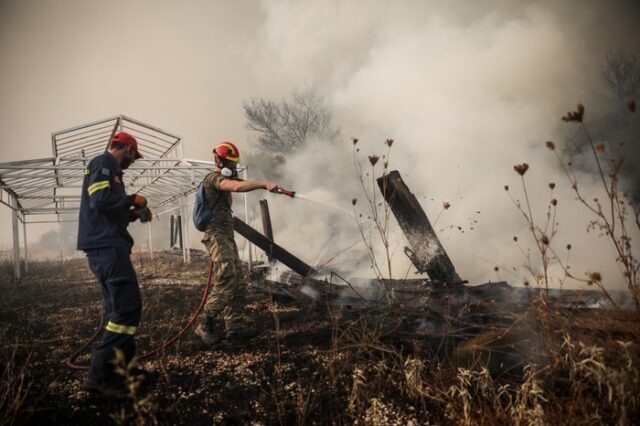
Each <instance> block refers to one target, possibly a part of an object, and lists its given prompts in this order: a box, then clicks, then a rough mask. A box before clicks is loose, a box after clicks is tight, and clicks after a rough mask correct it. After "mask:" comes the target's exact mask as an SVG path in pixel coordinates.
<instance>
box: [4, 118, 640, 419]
mask: <svg viewBox="0 0 640 426" xmlns="http://www.w3.org/2000/svg"><path fill="white" fill-rule="evenodd" d="M124 130H126V131H127V132H128V133H127V134H131V135H134V136H135V137H136V138H137V140H138V145H137V148H138V149H139V150H140V151H141V152H144V153H150V154H146V155H145V156H144V158H141V159H138V160H136V161H135V165H133V166H132V167H131V168H130V169H128V170H127V173H126V174H125V175H124V183H125V184H126V187H127V188H128V190H129V191H131V193H135V194H138V195H139V196H144V197H143V198H144V199H145V202H144V207H136V206H135V205H133V207H132V208H134V209H136V208H144V209H147V208H150V209H151V210H152V211H154V212H155V214H156V215H157V216H156V217H158V216H162V215H165V214H166V215H170V216H165V217H170V221H165V223H164V225H165V226H167V227H168V228H169V229H168V231H169V232H168V235H167V234H165V235H160V234H158V233H153V232H151V227H150V226H149V234H148V236H147V238H148V244H147V246H146V247H143V248H138V249H134V252H133V253H132V260H133V266H134V268H135V270H136V272H137V276H138V281H139V283H140V289H141V293H142V300H143V301H144V302H143V306H144V308H143V311H142V319H141V321H140V326H139V327H138V329H137V332H136V342H137V348H138V350H137V356H136V357H135V358H133V359H132V360H130V361H126V359H125V358H124V355H123V354H122V352H116V356H115V357H114V358H113V362H114V363H115V364H116V369H115V373H116V374H117V377H119V380H120V384H121V386H122V389H124V393H123V394H122V395H120V396H118V397H115V398H107V397H106V396H114V395H113V394H108V393H107V392H103V393H102V394H101V393H100V392H98V393H95V392H90V390H91V389H88V388H87V385H86V382H85V380H86V374H87V373H86V370H87V369H88V368H89V362H90V360H91V357H92V354H91V350H92V348H95V347H96V346H97V345H98V344H99V343H98V339H99V338H100V336H101V334H103V333H112V334H113V333H118V332H119V331H118V330H119V329H118V328H114V327H115V326H114V325H113V322H112V321H111V319H113V318H111V317H108V318H104V311H103V309H108V310H109V309H112V307H109V306H107V305H106V303H107V302H105V306H104V307H103V306H102V303H103V298H102V295H101V290H100V288H99V286H97V285H96V284H95V277H94V275H93V274H92V272H91V271H90V269H89V267H88V265H87V261H86V259H85V258H82V257H80V258H79V257H73V258H66V257H64V256H61V257H60V258H59V259H55V260H35V259H32V258H31V257H30V256H29V251H28V250H29V249H28V246H27V244H26V242H24V241H23V243H24V244H23V247H22V249H23V250H21V247H20V226H19V223H22V224H23V232H24V233H25V234H26V229H27V228H26V225H27V224H28V223H31V222H32V221H33V219H31V218H33V217H36V218H38V217H55V218H56V220H59V221H61V222H64V221H65V220H67V219H68V218H69V217H72V214H76V215H77V211H78V208H79V207H80V204H81V201H80V198H79V197H78V195H77V194H78V191H79V190H78V189H77V188H79V187H80V186H81V182H82V181H83V179H85V176H87V175H88V173H91V171H90V166H87V161H89V160H90V159H91V158H93V157H94V156H95V155H97V154H99V153H100V152H101V151H102V150H104V148H105V146H106V145H107V144H108V143H109V141H112V140H113V138H114V136H113V135H114V134H117V133H116V132H117V131H124ZM53 142H54V143H53V156H52V157H51V158H47V159H38V160H33V161H31V160H25V161H18V162H10V163H2V164H0V184H1V185H2V189H3V194H4V195H6V199H5V198H4V195H3V199H2V202H3V204H5V205H7V206H9V207H10V208H11V209H12V212H13V236H14V243H15V244H14V251H13V252H12V253H10V254H9V255H8V256H6V258H5V259H3V261H2V271H3V272H2V275H0V276H1V281H0V286H1V287H2V305H1V306H0V321H1V325H2V328H1V332H2V334H1V337H2V353H1V358H0V366H1V369H2V380H1V382H0V408H1V410H0V411H1V413H2V414H1V419H2V423H3V424H44V423H46V424H87V423H92V424H111V423H114V422H115V423H117V424H129V423H135V424H191V425H199V424H203V425H205V424H343V423H353V424H415V425H418V424H442V423H446V424H449V423H451V424H559V423H562V424H594V423H606V424H631V423H634V422H635V421H634V420H633V419H634V418H636V419H637V418H638V414H639V412H638V409H639V405H638V404H639V399H638V398H639V397H638V395H640V392H638V391H639V390H640V373H639V369H638V361H639V347H638V336H639V333H640V325H639V324H640V323H639V322H638V314H639V311H638V309H637V305H634V302H637V282H636V287H633V286H631V287H630V290H631V291H632V294H631V296H632V297H629V296H628V295H625V294H623V293H619V292H615V291H613V290H607V289H606V287H604V286H602V285H601V284H600V280H601V278H600V277H598V276H595V275H593V274H592V275H593V276H591V277H590V280H591V281H592V282H591V284H594V285H593V287H594V289H593V290H571V289H563V288H550V286H549V285H548V281H545V278H544V276H542V275H539V276H538V279H539V280H538V281H537V283H532V284H531V285H527V286H521V285H519V286H514V285H510V283H509V282H507V281H495V282H485V283H471V282H468V281H466V280H465V279H464V276H460V275H459V273H458V272H457V271H456V268H455V266H454V265H455V264H456V263H457V262H459V261H461V260H459V259H452V258H451V257H450V256H449V254H448V253H447V251H446V250H445V248H444V246H443V244H442V243H441V242H440V240H439V238H438V235H437V232H436V230H435V229H434V227H433V226H432V223H431V221H430V220H429V218H428V217H427V214H426V213H425V211H424V209H423V207H422V206H421V204H420V202H419V201H418V199H417V198H416V196H415V195H414V194H413V193H412V191H411V190H410V188H409V185H410V182H408V181H405V180H404V179H403V177H402V171H401V170H389V168H388V165H387V163H385V164H384V165H382V166H378V168H376V163H377V160H378V157H376V158H371V157H370V158H369V160H370V163H371V172H370V173H375V172H377V173H378V174H377V175H376V176H373V177H374V178H375V182H376V185H377V188H370V189H372V192H366V189H365V193H366V198H367V200H368V202H369V205H370V206H371V208H372V215H373V218H372V219H371V220H370V221H373V223H375V224H376V226H377V231H379V232H380V236H381V239H382V245H383V246H386V247H387V250H386V254H387V257H386V258H385V257H384V256H382V257H380V254H379V253H380V252H378V251H377V250H376V249H375V248H374V247H373V243H372V239H367V234H366V233H365V232H363V229H364V228H363V223H364V218H359V217H358V216H356V223H357V225H358V226H359V227H360V230H361V233H362V236H363V238H364V239H365V245H366V246H367V247H369V249H370V254H371V261H372V267H371V271H372V274H371V276H360V277H357V276H353V275H349V274H347V273H345V272H344V271H342V270H336V269H335V268H331V267H330V266H327V265H326V264H325V265H319V264H313V265H310V264H308V263H307V262H305V261H304V260H302V259H304V258H306V257H307V254H306V253H303V252H301V253H292V252H291V251H289V250H287V248H286V247H284V244H280V243H277V242H276V241H278V236H277V235H275V234H274V231H273V227H272V221H274V222H275V221H278V220H280V219H281V218H278V217H273V218H272V217H271V215H270V212H269V204H268V202H267V200H266V199H260V200H259V205H260V206H259V207H260V208H259V211H260V222H261V225H262V230H258V229H256V228H255V227H254V226H252V225H251V224H250V218H249V217H248V216H246V215H245V216H244V219H242V218H240V217H238V216H241V215H237V214H236V215H235V216H234V217H233V228H234V230H235V232H236V233H237V234H238V236H240V237H242V238H244V239H246V241H247V244H251V245H250V246H249V247H250V248H249V250H248V253H249V256H248V257H246V258H245V259H244V266H243V268H245V269H246V271H247V272H248V273H247V282H248V291H247V300H246V309H245V311H244V317H243V319H242V321H243V322H244V325H245V326H246V327H249V328H251V329H254V330H255V331H256V333H254V334H252V335H248V336H245V337H241V338H237V337H238V336H235V335H231V334H229V333H227V335H226V336H227V337H226V338H224V335H223V337H222V338H221V339H220V340H216V341H215V342H214V343H212V342H211V341H207V340H206V339H204V337H203V338H202V339H201V338H200V336H199V335H198V334H196V333H194V329H195V327H192V326H193V325H194V324H196V323H197V321H198V320H199V318H202V317H203V316H204V313H203V312H202V310H203V306H204V305H205V302H206V300H207V298H208V297H209V296H210V294H211V293H212V292H213V291H214V290H213V289H212V288H213V285H212V276H214V280H215V279H216V278H215V276H216V267H217V265H215V264H214V262H213V261H210V258H209V256H208V254H207V253H206V252H205V251H203V250H196V249H193V248H191V244H190V233H192V232H193V230H192V229H190V225H189V224H190V222H191V218H190V217H189V216H190V215H189V214H188V213H189V211H190V209H189V207H190V204H189V203H190V201H189V200H191V197H192V196H193V194H194V192H196V190H197V188H198V183H199V182H201V181H202V180H203V179H205V177H206V176H207V175H208V174H209V173H210V172H211V170H213V168H215V164H213V163H211V162H207V161H196V160H191V159H185V158H182V140H181V138H180V137H178V136H176V135H173V134H172V133H170V132H166V131H164V130H161V129H159V128H157V127H155V126H151V125H148V124H146V123H143V122H141V121H139V120H136V119H133V118H130V117H127V116H123V115H122V116H116V117H112V118H108V119H105V120H101V121H96V122H93V123H89V124H86V125H82V126H78V127H74V128H71V129H67V130H64V131H61V132H57V133H54V134H53ZM357 142H358V141H357V140H354V143H353V145H354V147H355V146H356V144H357ZM392 143H393V141H391V140H388V141H387V146H388V148H389V149H390V148H391V145H392ZM227 144H228V142H227ZM232 146H233V144H232ZM233 147H234V146H233ZM354 149H356V148H354ZM354 153H356V152H355V151H354ZM87 167H89V168H87ZM360 167H362V166H361V165H360ZM527 168H528V166H527ZM86 170H89V172H87V171H86ZM103 170H104V169H103ZM238 171H239V172H240V173H244V177H245V178H246V177H247V175H246V169H245V168H243V167H242V166H239V167H238ZM358 171H359V176H360V179H361V181H362V182H364V180H363V176H364V175H365V174H366V173H365V172H363V171H362V168H359V169H358ZM516 172H517V173H519V174H520V175H521V176H523V175H524V173H525V172H526V169H525V168H524V167H522V166H518V167H517V168H516ZM26 179H30V180H28V181H27V180H26ZM27 182H28V183H27ZM247 182H249V181H247ZM363 185H364V183H363ZM103 186H105V185H103ZM506 189H508V188H506ZM373 191H376V192H377V193H378V195H375V194H374V192H373ZM89 192H91V190H90V191H89ZM274 192H277V193H281V194H283V195H288V196H289V197H293V199H294V200H295V198H296V197H304V195H303V194H296V193H295V192H293V191H288V190H285V189H284V188H279V187H278V188H274ZM380 197H381V198H380ZM146 200H148V204H147V201H146ZM133 202H135V201H134V200H133V199H132V203H133ZM250 202H251V201H250V200H249V199H248V198H247V197H246V193H245V198H244V206H245V214H246V212H247V211H248V209H249V203H250ZM357 202H358V201H357V200H356V199H354V200H353V205H354V206H355V205H356V204H357ZM517 205H518V207H521V205H519V204H517ZM554 205H555V204H554ZM445 208H448V207H447V206H445ZM354 212H355V210H354ZM38 215H43V216H38ZM46 215H49V216H46ZM525 217H526V211H525ZM392 221H395V223H397V225H398V226H399V229H400V230H401V232H402V233H403V234H404V236H405V237H406V240H405V241H406V243H407V245H406V246H405V247H404V255H406V256H407V258H408V259H410V262H411V264H412V266H413V269H415V276H414V277H412V278H407V277H405V278H395V279H392V278H391V277H390V276H386V277H385V276H384V274H382V273H380V271H382V270H383V269H384V267H383V266H381V265H383V264H384V263H385V262H386V261H389V262H390V260H389V259H390V257H389V250H388V224H389V223H391V222H392ZM256 226H257V225H256ZM531 229H532V230H533V231H532V232H534V235H536V234H535V232H537V231H536V229H538V228H536V227H535V225H534V224H532V225H531ZM154 234H155V235H154ZM165 237H168V238H167V240H168V241H161V240H162V239H163V238H165ZM154 238H156V243H155V245H154V244H152V239H154ZM385 238H386V240H385ZM540 244H541V245H539V246H538V247H540V248H541V250H542V253H543V254H544V250H545V248H546V247H547V246H548V245H549V240H548V239H547V240H546V242H545V240H544V238H543V237H542V236H541V238H540ZM158 245H162V246H164V248H163V249H160V250H158V249H155V250H154V249H153V247H154V246H155V247H158ZM251 247H253V248H251ZM21 252H22V253H21ZM259 252H260V253H264V255H265V257H264V260H259V259H258V256H257V253H259ZM383 252H384V250H383ZM632 259H633V258H632ZM633 261H634V262H636V263H635V265H637V259H635V260H633ZM632 265H634V264H633V262H632ZM390 268H391V267H390V266H389V270H390ZM636 268H637V267H636ZM544 272H545V273H546V269H545V270H544ZM636 272H637V269H636ZM545 282H546V285H545ZM633 291H635V292H636V293H635V296H634V293H633ZM634 297H635V298H634ZM108 300H111V299H108ZM108 303H112V302H108ZM101 312H102V313H101ZM107 320H109V322H108V325H107V324H106V321H107ZM105 326H106V331H103V330H105ZM219 326H221V325H219ZM121 327H125V326H121ZM221 327H223V326H221ZM134 328H135V327H134ZM122 330H125V331H127V330H128V329H127V328H126V327H125V328H122ZM214 331H215V330H214ZM217 331H218V332H221V331H222V330H217ZM127 333H128V331H127ZM127 333H125V334H127ZM103 342H104V341H103ZM94 356H95V353H94ZM99 390H101V388H100V389H99Z"/></svg>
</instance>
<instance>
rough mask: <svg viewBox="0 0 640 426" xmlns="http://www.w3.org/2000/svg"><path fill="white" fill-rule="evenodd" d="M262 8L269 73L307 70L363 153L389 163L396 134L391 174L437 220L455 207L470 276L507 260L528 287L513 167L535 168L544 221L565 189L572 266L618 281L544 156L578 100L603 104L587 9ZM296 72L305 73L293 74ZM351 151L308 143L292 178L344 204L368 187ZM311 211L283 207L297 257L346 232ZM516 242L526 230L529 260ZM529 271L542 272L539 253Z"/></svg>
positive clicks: (448, 237) (485, 276)
mask: <svg viewBox="0 0 640 426" xmlns="http://www.w3.org/2000/svg"><path fill="white" fill-rule="evenodd" d="M263 4H264V5H265V10H266V11H267V14H266V21H265V23H264V25H263V28H262V31H263V33H264V35H265V36H264V38H263V43H264V44H265V45H266V47H263V49H261V51H262V52H265V55H270V56H271V57H273V58H275V59H274V61H273V64H272V66H273V67H277V68H278V69H279V70H281V71H282V70H284V73H285V74H284V77H285V78H289V77H291V78H292V79H294V77H295V76H299V75H301V74H302V75H305V76H306V77H305V78H303V79H302V80H303V81H305V82H306V81H313V82H315V83H316V84H319V85H321V86H322V87H323V89H324V90H325V91H326V93H328V94H329V98H330V99H331V101H332V106H333V108H334V111H335V119H336V121H337V122H338V123H339V124H340V125H341V127H342V132H343V135H353V136H357V137H358V138H360V140H361V141H362V142H361V146H360V147H361V149H362V153H363V154H365V155H367V154H373V153H375V154H378V155H381V154H382V153H384V148H385V147H384V144H383V143H384V140H385V139H386V138H393V139H394V140H395V141H396V143H395V144H394V146H393V149H392V154H391V158H390V163H391V166H390V167H391V169H394V168H397V169H399V170H400V172H401V174H402V176H403V177H404V179H405V181H406V182H407V184H408V185H409V186H410V188H411V190H412V191H413V192H414V193H415V194H416V196H417V197H418V198H419V200H420V201H421V202H422V204H423V207H424V208H425V210H426V211H427V213H428V215H429V216H430V217H431V218H432V220H433V218H434V217H436V216H437V215H438V214H439V213H440V210H441V208H440V206H441V205H442V203H443V202H445V201H446V202H450V203H451V206H452V207H451V208H450V209H449V210H447V211H446V212H444V213H443V215H442V217H441V218H440V220H439V223H438V224H437V226H436V227H437V228H438V231H440V234H439V235H440V238H441V240H442V242H443V244H444V246H445V249H446V250H447V251H448V253H449V255H450V256H451V258H452V259H453V261H454V264H455V265H456V266H457V268H458V270H459V273H460V275H461V276H462V277H463V278H466V279H468V280H470V281H471V282H482V281H487V280H496V279H500V278H501V277H499V276H496V273H495V272H494V267H495V266H496V265H500V266H504V268H502V269H501V270H503V271H504V270H505V269H506V270H507V272H508V271H510V270H512V266H515V267H516V269H517V271H516V272H515V273H514V274H512V275H509V276H507V277H504V276H503V277H502V278H506V279H508V280H509V281H510V282H512V283H513V284H518V283H520V282H522V281H523V280H524V279H525V276H526V275H527V274H526V272H523V271H522V268H520V265H522V264H523V263H524V262H525V261H526V256H527V254H526V253H527V250H530V249H532V248H533V247H535V246H534V245H533V244H532V237H531V236H530V235H529V234H528V232H529V231H528V229H527V226H526V223H525V222H524V221H523V220H522V216H521V215H520V213H519V212H518V211H517V209H516V208H515V207H514V205H513V204H512V202H511V201H510V199H509V197H508V195H507V194H506V193H505V191H504V189H503V187H504V186H505V185H509V186H510V187H511V188H512V189H511V191H512V193H514V197H515V198H516V199H518V200H521V201H522V202H524V199H523V190H522V187H521V185H520V183H519V177H518V175H516V174H515V173H514V171H513V169H512V166H513V165H514V164H516V163H521V162H527V163H529V164H530V165H531V169H530V171H529V173H528V174H527V175H526V180H527V182H528V188H527V190H528V191H529V196H530V197H531V204H532V209H533V215H534V219H535V220H536V223H538V224H544V221H545V220H546V212H547V207H548V203H549V201H550V199H551V195H550V194H549V188H548V183H550V182H556V183H557V184H558V185H557V187H556V190H555V192H554V194H553V197H555V198H557V199H558V201H559V215H558V218H557V220H558V223H559V226H560V228H559V229H560V232H559V234H558V235H557V237H556V244H557V245H558V246H559V247H560V248H564V247H565V245H566V244H572V245H573V247H574V251H573V254H572V256H574V257H573V258H572V262H571V264H572V268H574V271H576V272H577V271H585V272H586V271H596V270H597V271H601V272H602V274H603V275H607V276H608V277H609V279H610V281H609V283H610V284H615V281H614V278H615V277H619V276H620V274H619V272H618V271H617V268H616V265H615V263H614V261H613V259H615V256H614V255H613V254H612V255H611V256H609V253H611V248H610V246H609V243H608V241H607V240H606V239H604V238H598V237H597V236H596V235H592V234H588V233H587V232H586V228H587V225H588V223H589V221H590V219H592V217H591V216H590V215H589V214H587V212H586V211H585V209H584V207H582V206H580V205H578V204H577V203H575V201H574V195H573V193H572V191H571V188H570V187H569V183H568V182H567V180H566V178H565V177H564V176H563V175H562V174H561V173H560V172H559V169H558V165H557V164H556V163H555V159H554V157H553V156H552V155H551V153H549V152H548V151H546V150H545V148H544V141H546V140H562V139H563V138H564V137H565V133H564V132H563V128H562V127H561V123H560V120H559V119H560V117H561V116H562V115H563V114H564V113H565V112H566V111H567V110H568V109H571V108H573V106H574V105H575V104H576V103H577V102H578V101H581V102H587V105H589V103H588V101H592V102H594V103H596V102H598V98H597V95H598V94H599V91H598V88H599V83H598V81H597V79H598V78H599V73H598V71H599V67H600V65H601V58H602V57H604V56H600V57H594V52H593V51H592V49H593V48H594V45H593V44H590V39H591V38H592V37H593V36H594V34H591V35H589V34H587V33H584V32H583V31H585V27H586V26H587V25H591V26H593V25H596V24H595V21H593V20H590V19H591V18H589V16H590V13H589V10H588V8H585V9H583V10H582V12H581V13H577V14H576V15H575V16H574V18H572V19H574V21H573V22H571V21H570V20H569V19H570V17H569V16H568V15H563V13H565V11H559V10H558V9H557V8H556V9H554V8H552V7H551V6H550V5H549V4H545V3H542V4H534V5H530V6H525V7H520V8H515V9H516V10H509V9H510V8H507V7H506V6H505V7H502V8H501V7H493V6H495V5H496V4H497V5H498V6H499V5H500V3H499V2H498V3H495V2H494V3H491V4H487V5H485V7H480V6H477V7H476V8H475V11H474V13H469V14H460V13H458V10H457V9H456V7H455V6H451V7H447V6H442V5H439V4H437V3H428V4H426V3H421V4H420V5H418V4H416V3H413V4H411V7H388V6H387V5H385V4H375V5H373V6H372V7H369V8H367V10H366V13H363V12H362V11H360V10H359V9H358V6H357V5H354V4H346V5H345V4H343V3H340V4H338V3H335V2H334V3H329V5H327V3H323V4H322V5H315V6H309V5H308V4H305V5H300V4H298V3H296V2H264V3H263ZM591 11H593V10H591ZM593 29H594V28H593V27H591V28H590V30H593ZM285 52H286V54H285ZM278 53H279V54H278ZM329 60H332V61H329ZM294 70H295V76H294V75H293V74H291V75H289V74H287V72H294ZM298 78H299V77H298ZM294 81H295V79H294ZM562 125H564V124H562ZM564 126H566V125H564ZM343 143H344V144H345V145H349V141H348V140H345V141H344V142H343ZM344 151H345V150H344V149H336V150H332V151H326V150H322V149H318V148H317V145H316V144H313V143H310V144H309V149H308V150H307V151H306V152H302V153H298V154H297V155H296V156H294V157H291V158H290V159H289V160H288V161H287V173H288V177H290V179H291V182H295V183H296V185H297V187H296V189H298V190H309V191H311V190H313V191H315V192H314V193H315V194H318V195H317V196H318V198H320V199H323V200H325V201H326V202H327V203H330V204H335V205H338V206H342V207H345V208H348V207H350V206H349V204H350V200H351V198H352V197H355V196H358V195H359V190H358V188H357V185H354V184H353V182H354V172H353V168H352V167H349V166H348V162H347V163H345V162H344V161H342V159H341V158H336V156H343V155H349V154H348V153H347V154H345V152H344ZM345 164H347V165H346V166H345ZM580 179H581V182H582V183H583V184H584V185H585V187H584V188H583V190H584V191H585V192H586V194H587V198H588V199H591V197H596V196H602V194H601V192H602V191H601V188H599V187H598V185H597V182H596V181H594V179H593V176H591V175H589V174H588V173H584V174H583V175H582V176H580ZM301 188H302V189H301ZM312 188H313V189H312ZM310 214H312V213H311V212H310V211H309V210H307V209H306V208H303V207H298V206H297V205H296V207H295V208H294V207H293V206H292V207H291V208H289V209H288V211H287V223H289V224H291V225H292V226H291V227H287V228H286V229H285V230H281V231H280V232H283V233H284V235H283V236H282V238H284V239H285V240H286V241H287V243H288V244H289V247H291V248H292V249H294V252H295V251H296V250H297V251H298V252H308V251H309V249H311V248H313V251H314V252H317V248H316V247H314V245H315V243H316V242H318V241H320V240H321V236H327V235H334V234H335V232H336V231H335V221H334V220H333V219H326V218H327V217H329V216H327V215H326V214H323V212H319V211H317V210H316V212H315V213H313V217H314V218H317V220H313V222H311V223H310V221H309V215H310ZM296 217H298V219H296ZM332 226H334V229H332ZM346 228H347V226H346V225H345V227H344V228H343V229H346ZM341 232H342V231H341ZM340 235H341V236H343V237H345V236H346V235H348V236H349V237H352V236H353V234H352V233H348V232H345V233H344V234H342V233H340ZM513 236H519V241H520V242H521V246H522V247H523V250H524V251H525V253H524V254H523V253H522V252H521V251H520V250H519V249H518V247H517V246H516V245H515V244H514V242H513V240H512V239H513ZM319 237H320V238H319ZM338 238H339V237H338ZM527 238H528V239H529V243H527V242H526V241H527ZM400 240H402V238H400ZM347 242H348V239H344V243H345V244H346V243H347ZM398 244H400V245H402V244H404V243H403V242H402V241H400V242H399V243H398ZM559 251H562V252H563V253H564V251H563V250H559ZM378 254H380V253H378ZM396 262H398V263H401V264H402V266H400V267H398V268H394V269H395V270H404V266H405V265H406V264H407V262H406V259H404V255H403V254H402V253H397V255H396ZM531 263H532V266H533V268H534V269H537V268H538V267H539V262H538V261H537V260H536V257H535V254H533V255H532V256H531ZM554 268H555V270H554V272H561V271H560V269H559V268H558V267H557V266H555V267H554ZM503 274H504V272H503ZM560 276H561V274H560ZM528 280H529V281H531V279H530V278H529V279H528Z"/></svg>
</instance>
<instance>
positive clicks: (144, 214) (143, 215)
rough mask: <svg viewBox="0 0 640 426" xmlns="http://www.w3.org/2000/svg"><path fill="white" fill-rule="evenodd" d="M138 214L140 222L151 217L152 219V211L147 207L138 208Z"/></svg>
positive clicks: (148, 220)
mask: <svg viewBox="0 0 640 426" xmlns="http://www.w3.org/2000/svg"><path fill="white" fill-rule="evenodd" d="M138 215H139V216H140V222H142V223H147V222H151V219H153V213H151V210H150V209H149V207H142V208H141V209H138Z"/></svg>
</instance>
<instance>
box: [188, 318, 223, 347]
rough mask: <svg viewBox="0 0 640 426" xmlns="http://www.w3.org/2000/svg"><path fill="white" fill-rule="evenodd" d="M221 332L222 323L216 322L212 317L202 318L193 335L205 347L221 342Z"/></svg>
mask: <svg viewBox="0 0 640 426" xmlns="http://www.w3.org/2000/svg"><path fill="white" fill-rule="evenodd" d="M223 330H224V326H223V325H222V321H217V320H216V319H215V318H213V317H204V318H203V319H202V321H200V324H198V327H196V330H195V333H196V335H198V336H199V337H200V338H201V339H202V341H203V342H204V343H206V344H207V345H215V344H217V343H220V340H222V332H223Z"/></svg>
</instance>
